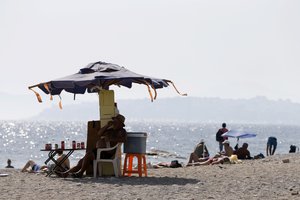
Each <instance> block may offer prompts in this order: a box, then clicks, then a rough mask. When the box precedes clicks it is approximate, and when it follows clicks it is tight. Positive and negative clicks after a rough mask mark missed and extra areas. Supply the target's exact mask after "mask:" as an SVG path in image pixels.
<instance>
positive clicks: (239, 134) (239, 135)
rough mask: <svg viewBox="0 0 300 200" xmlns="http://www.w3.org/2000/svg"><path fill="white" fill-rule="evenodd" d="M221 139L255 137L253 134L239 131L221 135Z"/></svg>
mask: <svg viewBox="0 0 300 200" xmlns="http://www.w3.org/2000/svg"><path fill="white" fill-rule="evenodd" d="M222 137H232V138H237V139H239V138H251V137H256V134H255V133H248V132H246V131H240V130H230V131H228V132H226V133H224V134H222Z"/></svg>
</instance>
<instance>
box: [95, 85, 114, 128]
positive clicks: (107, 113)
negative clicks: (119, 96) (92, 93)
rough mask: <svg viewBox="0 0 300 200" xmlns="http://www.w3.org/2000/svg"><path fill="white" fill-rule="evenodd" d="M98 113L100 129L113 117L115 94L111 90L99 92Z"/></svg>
mask: <svg viewBox="0 0 300 200" xmlns="http://www.w3.org/2000/svg"><path fill="white" fill-rule="evenodd" d="M98 95H99V113H100V124H101V127H103V126H105V125H106V124H107V123H108V122H109V121H111V118H112V117H114V116H115V94H114V91H113V90H104V89H102V90H100V91H99V92H98Z"/></svg>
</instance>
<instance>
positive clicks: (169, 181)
mask: <svg viewBox="0 0 300 200" xmlns="http://www.w3.org/2000/svg"><path fill="white" fill-rule="evenodd" d="M64 180H65V181H72V182H77V183H82V184H85V183H105V184H119V185H186V184H196V183H199V182H200V180H197V179H189V178H177V177H134V176H133V177H121V178H116V177H104V178H103V177H99V178H97V179H95V178H93V177H83V178H65V179H64Z"/></svg>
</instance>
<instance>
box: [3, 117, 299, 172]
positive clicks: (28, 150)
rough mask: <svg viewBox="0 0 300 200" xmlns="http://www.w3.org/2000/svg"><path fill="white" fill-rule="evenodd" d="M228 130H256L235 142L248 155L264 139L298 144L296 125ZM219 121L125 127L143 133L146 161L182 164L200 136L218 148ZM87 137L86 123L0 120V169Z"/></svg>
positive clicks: (262, 146) (78, 154)
mask: <svg viewBox="0 0 300 200" xmlns="http://www.w3.org/2000/svg"><path fill="white" fill-rule="evenodd" d="M227 125H228V129H242V130H244V131H248V132H251V133H256V134H257V136H256V137H254V138H247V139H240V141H239V144H240V145H241V144H242V143H244V142H247V143H248V144H249V150H250V152H251V155H257V154H259V153H263V154H265V151H266V143H267V138H268V137H269V136H274V137H277V142H278V146H277V150H276V154H285V153H288V151H289V147H290V145H292V144H294V145H296V146H300V126H296V125H271V124H230V123H228V124H227ZM219 128H220V124H215V123H207V124H204V123H196V122H193V123H179V122H149V121H147V122H146V121H127V122H126V130H127V131H131V132H146V133H147V134H148V136H147V147H146V148H147V152H156V153H158V155H156V156H155V155H154V156H153V155H151V156H147V162H151V163H157V162H170V161H171V160H179V161H180V162H184V163H186V162H187V160H188V157H189V154H190V153H191V152H192V151H193V149H194V147H195V145H196V144H197V143H198V142H199V141H200V139H204V140H205V144H206V146H207V148H208V150H209V152H210V154H211V155H214V154H215V153H216V152H217V151H218V143H217V142H216V140H215V134H216V132H217V130H218V129H219ZM86 137H87V122H82V121H72V122H66V121H64V122H63V121H61V122H55V121H0V155H1V157H0V168H4V167H5V166H6V161H7V159H8V158H9V159H11V160H12V165H13V166H14V167H15V168H21V167H22V166H24V164H25V163H26V162H27V161H28V160H29V159H32V160H34V161H36V162H37V163H38V164H41V165H42V164H43V163H44V161H45V160H46V158H47V152H43V151H40V150H41V149H44V148H45V144H46V143H51V144H52V145H53V146H54V144H59V146H60V142H61V141H62V140H63V141H65V142H66V145H71V144H70V143H71V141H73V140H75V141H77V142H85V143H86ZM229 141H230V143H231V146H232V147H234V146H235V144H236V143H237V140H236V139H235V138H229ZM84 154H85V151H75V152H74V153H73V154H72V156H71V157H70V160H71V165H75V164H76V163H77V162H78V160H79V159H80V158H82V157H83V156H84Z"/></svg>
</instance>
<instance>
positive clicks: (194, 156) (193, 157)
mask: <svg viewBox="0 0 300 200" xmlns="http://www.w3.org/2000/svg"><path fill="white" fill-rule="evenodd" d="M208 158H209V152H208V150H207V148H206V145H205V144H204V140H203V139H201V140H200V142H199V144H197V146H196V147H195V149H194V152H193V153H191V154H190V158H189V162H188V163H193V162H201V161H205V160H207V159H208Z"/></svg>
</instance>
